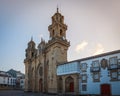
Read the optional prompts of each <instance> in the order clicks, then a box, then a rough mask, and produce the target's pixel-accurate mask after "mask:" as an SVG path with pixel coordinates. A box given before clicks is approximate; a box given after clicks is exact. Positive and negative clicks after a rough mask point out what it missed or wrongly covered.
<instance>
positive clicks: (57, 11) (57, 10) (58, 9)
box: [57, 5, 59, 13]
mask: <svg viewBox="0 0 120 96" xmlns="http://www.w3.org/2000/svg"><path fill="white" fill-rule="evenodd" d="M57 13H59V8H58V5H57Z"/></svg>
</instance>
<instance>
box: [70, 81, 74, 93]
mask: <svg viewBox="0 0 120 96" xmlns="http://www.w3.org/2000/svg"><path fill="white" fill-rule="evenodd" d="M70 92H74V83H73V82H71V83H70Z"/></svg>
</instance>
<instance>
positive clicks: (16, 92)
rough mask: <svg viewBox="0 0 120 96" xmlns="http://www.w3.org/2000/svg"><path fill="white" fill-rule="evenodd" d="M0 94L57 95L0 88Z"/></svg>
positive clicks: (10, 95)
mask: <svg viewBox="0 0 120 96" xmlns="http://www.w3.org/2000/svg"><path fill="white" fill-rule="evenodd" d="M0 96H57V95H48V94H43V93H33V92H24V91H20V90H0Z"/></svg>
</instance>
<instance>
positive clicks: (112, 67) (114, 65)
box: [108, 64, 120, 70]
mask: <svg viewBox="0 0 120 96" xmlns="http://www.w3.org/2000/svg"><path fill="white" fill-rule="evenodd" d="M114 69H120V65H118V64H111V65H109V67H108V70H114Z"/></svg>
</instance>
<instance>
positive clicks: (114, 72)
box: [110, 70, 118, 81]
mask: <svg viewBox="0 0 120 96" xmlns="http://www.w3.org/2000/svg"><path fill="white" fill-rule="evenodd" d="M110 73H111V80H113V81H114V80H118V73H117V70H113V71H111V72H110Z"/></svg>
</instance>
